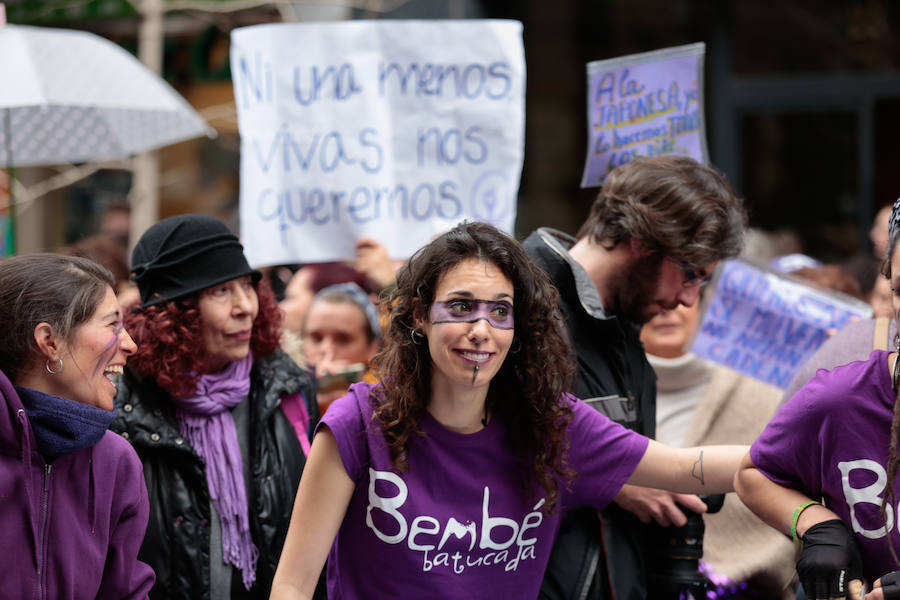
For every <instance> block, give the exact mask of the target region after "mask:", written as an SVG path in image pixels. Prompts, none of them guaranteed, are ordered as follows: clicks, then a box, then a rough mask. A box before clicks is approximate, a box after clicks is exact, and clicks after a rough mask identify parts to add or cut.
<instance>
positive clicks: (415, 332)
mask: <svg viewBox="0 0 900 600" xmlns="http://www.w3.org/2000/svg"><path fill="white" fill-rule="evenodd" d="M409 337H410V338H411V339H412V343H413V344H415V345H416V346H419V345H421V343H422V340H424V339H425V334H424V333H422V330H421V329H410V330H409Z"/></svg>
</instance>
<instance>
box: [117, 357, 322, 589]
mask: <svg viewBox="0 0 900 600" xmlns="http://www.w3.org/2000/svg"><path fill="white" fill-rule="evenodd" d="M298 391H299V392H301V393H302V394H303V397H304V399H305V400H306V405H307V410H308V411H312V412H311V415H310V416H311V418H312V419H313V420H317V419H318V408H317V406H316V401H315V388H314V387H313V383H312V380H311V379H310V377H309V375H308V374H307V373H306V372H305V371H304V370H302V369H301V368H300V367H298V366H297V365H296V364H295V363H294V361H292V360H291V359H290V358H288V356H287V355H286V354H285V353H284V352H282V351H281V350H276V351H275V352H274V353H273V354H270V355H269V356H265V357H262V358H257V359H255V360H254V363H253V369H252V370H251V372H250V392H249V396H248V398H247V400H245V402H248V403H249V411H248V417H247V418H248V419H249V423H248V426H249V437H248V445H249V447H248V449H247V451H248V455H249V456H250V457H251V459H250V464H249V465H248V466H245V469H244V472H245V473H247V472H249V473H251V476H250V478H249V481H246V482H245V483H246V486H247V505H248V506H247V508H248V512H249V516H250V533H251V536H252V538H253V540H254V543H255V544H256V546H257V548H258V549H259V560H258V562H257V570H256V583H255V584H254V586H253V587H252V588H251V590H250V592H249V593H248V592H247V591H246V590H244V587H243V585H242V584H240V580H241V575H240V571H238V570H237V569H235V570H234V574H233V577H232V581H233V584H232V598H251V599H256V598H259V599H264V598H268V597H269V591H270V586H271V584H272V578H273V577H274V575H275V568H276V567H277V566H278V558H279V557H280V555H281V548H282V546H283V545H284V540H285V537H286V536H287V529H288V524H289V522H290V517H291V510H292V508H293V506H294V496H295V495H296V493H297V486H298V484H299V483H300V474H301V472H302V470H303V466H304V464H305V462H306V459H305V458H304V455H303V451H302V449H301V448H300V443H299V441H298V440H297V434H296V432H295V431H294V428H293V426H292V425H291V423H290V421H288V419H287V418H286V417H285V416H284V414H283V413H282V411H281V397H282V396H283V395H285V394H291V393H294V392H298ZM116 404H117V405H118V416H117V418H116V420H115V421H114V422H113V424H112V426H111V429H112V430H113V431H116V432H118V433H120V434H121V435H122V436H123V437H126V438H127V439H128V440H129V441H130V442H131V443H132V445H133V446H134V449H135V450H136V451H137V453H138V456H139V457H140V459H141V462H142V463H143V466H144V479H145V481H146V482H147V491H148V492H149V494H150V523H149V524H148V526H147V534H146V536H145V537H144V543H143V545H142V546H141V551H140V554H139V557H140V559H141V560H143V561H144V562H146V563H148V564H149V565H150V566H151V567H153V570H154V571H155V572H156V585H155V586H154V587H153V590H151V592H150V597H151V598H166V599H167V600H168V599H171V600H188V599H191V600H194V599H196V600H215V599H210V598H209V589H210V581H209V579H210V572H209V564H210V557H209V555H210V497H209V488H208V486H207V483H206V472H205V469H204V465H203V461H202V460H201V458H200V457H199V455H198V454H197V453H196V452H195V451H194V450H193V448H191V447H190V445H189V443H188V441H187V440H186V439H184V438H183V437H182V436H181V433H179V430H178V424H177V421H176V419H175V401H174V400H173V399H172V397H171V396H170V395H169V393H168V392H166V391H164V390H163V389H162V388H160V387H159V386H158V385H156V383H155V382H153V381H150V380H148V379H145V378H142V377H140V376H138V375H137V374H135V373H134V372H133V371H131V370H130V369H128V368H126V370H125V375H124V378H123V380H122V381H121V382H120V384H119V393H118V396H117V397H116ZM248 468H249V471H248Z"/></svg>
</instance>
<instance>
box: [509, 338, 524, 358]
mask: <svg viewBox="0 0 900 600" xmlns="http://www.w3.org/2000/svg"><path fill="white" fill-rule="evenodd" d="M516 344H518V345H516ZM513 346H515V348H513ZM521 349H522V340H520V339H519V338H517V337H514V338H513V341H512V346H510V347H509V353H510V354H518V353H519V350H521Z"/></svg>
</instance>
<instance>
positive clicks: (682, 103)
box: [581, 43, 707, 187]
mask: <svg viewBox="0 0 900 600" xmlns="http://www.w3.org/2000/svg"><path fill="white" fill-rule="evenodd" d="M704 53H705V45H704V44H703V43H698V44H690V45H687V46H678V47H675V48H666V49H663V50H655V51H653V52H645V53H643V54H631V55H628V56H622V57H619V58H613V59H610V60H601V61H595V62H591V63H588V65H587V74H588V98H587V115H588V149H587V158H586V159H585V162H584V175H583V176H582V179H581V187H594V186H599V185H601V184H602V183H603V179H604V178H605V177H606V174H607V173H608V172H609V171H611V170H612V169H614V168H615V167H617V166H619V165H623V164H625V163H627V162H629V161H630V160H631V159H633V158H634V157H636V156H655V155H657V154H686V155H688V156H692V157H694V158H695V159H697V160H698V161H700V162H703V163H706V162H707V150H706V133H705V127H704V120H703V57H704Z"/></svg>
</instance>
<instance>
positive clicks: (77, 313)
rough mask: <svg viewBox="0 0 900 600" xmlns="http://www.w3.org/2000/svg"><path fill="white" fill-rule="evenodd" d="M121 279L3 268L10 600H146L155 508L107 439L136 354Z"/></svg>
mask: <svg viewBox="0 0 900 600" xmlns="http://www.w3.org/2000/svg"><path fill="white" fill-rule="evenodd" d="M113 283H114V280H113V277H112V274H111V273H110V272H109V271H108V270H106V269H105V268H104V267H101V266H100V265H98V264H96V263H94V262H92V261H89V260H87V259H84V258H75V257H66V256H60V255H56V254H33V255H22V256H16V257H12V258H7V259H4V260H2V261H0V323H3V326H2V327H0V401H2V404H3V409H2V410H0V499H2V501H0V546H2V548H3V549H4V551H5V554H4V558H3V559H2V560H0V578H2V581H3V591H2V594H0V595H2V596H3V597H4V598H65V599H75V598H84V599H87V598H109V599H114V598H115V599H119V598H146V597H147V595H148V592H149V590H150V588H151V587H152V585H153V581H154V576H153V571H152V570H151V569H150V567H149V566H148V565H146V564H144V563H143V562H140V561H139V560H138V558H137V554H138V549H139V548H140V545H141V540H143V538H144V532H145V530H146V527H147V521H148V514H149V504H148V500H147V489H146V487H145V485H144V478H143V475H142V473H141V463H140V461H139V460H138V457H137V454H135V452H134V450H133V449H132V448H131V445H130V444H129V443H128V442H127V441H125V440H123V439H122V438H121V437H119V436H118V435H116V434H114V433H112V432H110V431H108V429H107V428H108V427H109V424H110V423H111V422H112V420H113V418H114V417H115V415H116V410H115V408H114V407H113V400H114V398H115V395H116V380H117V379H118V377H119V375H120V374H121V373H122V368H123V367H124V366H125V360H126V359H127V358H128V357H129V356H130V355H132V354H133V353H134V352H135V350H136V346H135V344H134V341H132V339H131V337H130V336H129V335H128V333H127V332H126V331H125V329H124V328H123V326H122V314H121V309H120V307H119V303H118V301H117V300H116V296H115V294H114V293H113V288H112V285H113Z"/></svg>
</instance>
